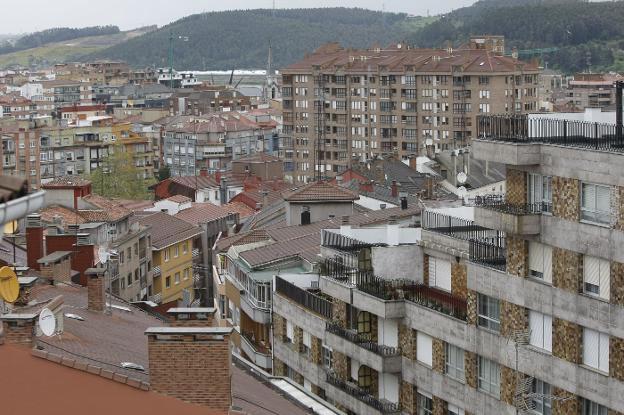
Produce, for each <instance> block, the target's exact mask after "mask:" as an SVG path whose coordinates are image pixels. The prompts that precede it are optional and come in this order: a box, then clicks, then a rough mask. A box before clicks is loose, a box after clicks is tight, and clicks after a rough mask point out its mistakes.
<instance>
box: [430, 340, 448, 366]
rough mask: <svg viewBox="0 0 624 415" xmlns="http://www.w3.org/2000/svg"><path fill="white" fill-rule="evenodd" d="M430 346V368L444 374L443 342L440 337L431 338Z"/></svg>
mask: <svg viewBox="0 0 624 415" xmlns="http://www.w3.org/2000/svg"><path fill="white" fill-rule="evenodd" d="M431 346H432V351H433V359H432V360H433V361H432V369H433V370H435V371H436V372H438V373H441V374H444V366H445V356H444V342H443V341H442V340H440V339H433V341H432V344H431Z"/></svg>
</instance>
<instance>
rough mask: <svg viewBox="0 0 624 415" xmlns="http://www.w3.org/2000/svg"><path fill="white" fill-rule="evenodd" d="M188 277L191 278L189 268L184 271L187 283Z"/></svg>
mask: <svg viewBox="0 0 624 415" xmlns="http://www.w3.org/2000/svg"><path fill="white" fill-rule="evenodd" d="M188 277H189V269H188V268H187V269H185V270H184V280H185V281H186V280H188Z"/></svg>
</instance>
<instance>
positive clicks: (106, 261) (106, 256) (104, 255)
mask: <svg viewBox="0 0 624 415" xmlns="http://www.w3.org/2000/svg"><path fill="white" fill-rule="evenodd" d="M117 258H118V254H117V251H114V250H110V251H109V250H108V247H107V246H105V245H102V246H100V247H99V248H98V259H99V260H100V264H102V265H105V266H106V271H105V273H104V275H105V276H106V291H108V297H109V301H107V302H106V314H109V315H110V314H112V313H113V306H112V303H113V276H112V275H111V269H110V262H111V261H110V260H116V259H117Z"/></svg>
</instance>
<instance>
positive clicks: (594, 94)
mask: <svg viewBox="0 0 624 415" xmlns="http://www.w3.org/2000/svg"><path fill="white" fill-rule="evenodd" d="M622 79H624V77H622V76H621V75H619V74H616V73H603V74H600V73H579V74H576V75H574V78H573V79H572V80H570V81H568V89H567V90H566V91H565V92H566V93H565V98H564V99H565V103H569V104H572V105H574V106H576V107H578V108H581V109H584V108H604V107H610V106H613V105H615V88H614V87H613V85H614V84H615V82H616V81H621V80H622Z"/></svg>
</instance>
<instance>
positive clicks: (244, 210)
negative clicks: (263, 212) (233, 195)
mask: <svg viewBox="0 0 624 415" xmlns="http://www.w3.org/2000/svg"><path fill="white" fill-rule="evenodd" d="M223 208H224V209H226V210H227V211H228V212H232V213H238V216H239V218H241V219H243V218H248V217H249V216H251V215H253V214H254V213H255V211H254V210H253V209H252V208H250V207H249V206H247V205H246V204H244V203H241V202H230V203H228V204H225V205H223Z"/></svg>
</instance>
